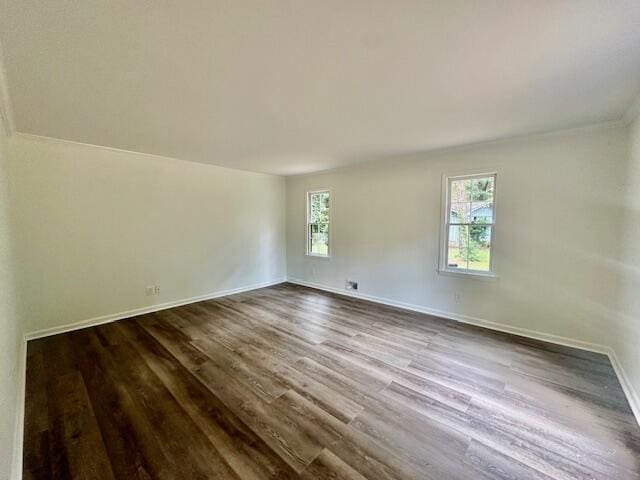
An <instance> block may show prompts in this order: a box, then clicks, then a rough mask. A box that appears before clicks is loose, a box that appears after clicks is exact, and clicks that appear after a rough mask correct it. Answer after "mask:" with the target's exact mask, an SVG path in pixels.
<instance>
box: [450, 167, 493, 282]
mask: <svg viewBox="0 0 640 480" xmlns="http://www.w3.org/2000/svg"><path fill="white" fill-rule="evenodd" d="M498 176H499V172H498V171H497V170H483V171H478V172H473V173H469V172H468V173H457V174H445V175H443V176H442V202H441V204H442V207H441V220H440V254H439V260H438V273H440V274H444V275H452V276H460V277H466V278H477V279H488V280H491V279H496V278H498V274H497V272H496V266H495V251H496V250H495V238H496V219H497V214H496V212H497V204H498V200H497V199H498ZM487 177H493V216H492V220H491V223H490V224H480V225H487V226H490V227H491V236H490V239H489V242H490V245H491V246H490V254H489V270H488V271H486V270H474V269H469V268H453V267H449V266H448V261H447V260H448V258H447V257H448V246H449V230H450V229H449V226H450V225H451V222H450V211H451V195H450V192H451V184H452V182H454V181H456V180H473V179H475V178H487ZM454 225H455V224H454Z"/></svg>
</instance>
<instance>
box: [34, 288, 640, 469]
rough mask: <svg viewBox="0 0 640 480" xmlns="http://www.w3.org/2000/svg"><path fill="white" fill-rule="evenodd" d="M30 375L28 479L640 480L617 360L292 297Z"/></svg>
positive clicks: (185, 313) (275, 296) (236, 304)
mask: <svg viewBox="0 0 640 480" xmlns="http://www.w3.org/2000/svg"><path fill="white" fill-rule="evenodd" d="M27 362H28V364H27V392H26V418H25V449H24V478H26V479H41V478H82V479H209V478H211V479H256V480H258V479H266V478H271V479H289V478H302V479H354V480H355V479H357V480H362V479H375V480H378V479H428V480H457V479H474V480H475V479H478V480H489V479H509V480H526V479H535V480H551V479H554V480H569V479H607V480H614V479H620V480H624V479H638V480H640V428H639V427H638V425H637V423H636V422H635V419H634V418H633V415H632V413H631V410H630V408H629V405H628V403H627V401H626V399H625V396H624V394H623V392H622V389H621V387H620V384H619V383H618V380H617V378H616V376H615V373H614V371H613V369H612V367H611V365H610V363H609V361H608V359H607V358H606V357H605V356H603V355H598V354H593V353H588V352H584V351H580V350H575V349H571V348H567V347H562V346H557V345H551V344H546V343H543V342H538V341H533V340H529V339H525V338H521V337H516V336H512V335H507V334H502V333H497V332H492V331H489V330H485V329H481V328H476V327H472V326H468V325H463V324H459V323H456V322H453V321H449V320H443V319H439V318H435V317H431V316H428V315H422V314H417V313H412V312H407V311H403V310H399V309H395V308H390V307H385V306H381V305H377V304H372V303H368V302H364V301H359V300H355V299H351V298H347V297H342V296H338V295H333V294H328V293H324V292H320V291H317V290H313V289H308V288H305V287H300V286H295V285H291V284H281V285H278V286H275V287H270V288H265V289H261V290H255V291H252V292H249V293H244V294H239V295H233V296H229V297H225V298H220V299H217V300H211V301H206V302H200V303H196V304H191V305H186V306H183V307H178V308H172V309H170V310H164V311H161V312H157V313H152V314H148V315H142V316H139V317H135V318H131V319H128V320H121V321H118V322H115V323H111V324H107V325H102V326H98V327H93V328H87V329H83V330H78V331H75V332H71V333H67V334H62V335H57V336H53V337H48V338H44V339H41V340H37V341H32V342H29V344H28V361H27Z"/></svg>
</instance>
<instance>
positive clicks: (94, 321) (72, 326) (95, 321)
mask: <svg viewBox="0 0 640 480" xmlns="http://www.w3.org/2000/svg"><path fill="white" fill-rule="evenodd" d="M285 281H286V280H285V279H284V278H281V279H278V280H275V281H271V282H264V283H258V284H254V285H246V286H244V287H238V288H233V289H230V290H222V291H219V292H213V293H207V294H205V295H199V296H197V297H191V298H185V299H182V300H174V301H172V302H166V303H159V304H156V305H150V306H148V307H142V308H135V309H133V310H127V311H125V312H119V313H112V314H109V315H102V316H100V317H94V318H89V319H87V320H80V321H79V322H73V323H67V324H65V325H60V326H57V327H51V328H44V329H42V330H36V331H34V332H29V333H27V334H25V338H26V340H27V341H28V340H35V339H37V338H42V337H48V336H50V335H57V334H59V333H65V332H71V331H73V330H80V329H81V328H87V327H95V326H96V325H102V324H103V323H110V322H115V321H116V320H122V319H124V318H129V317H135V316H137V315H144V314H145V313H152V312H159V311H160V310H166V309H167V308H173V307H179V306H180V305H187V304H189V303H195V302H202V301H204V300H211V299H212V298H218V297H225V296H227V295H233V294H234V293H242V292H248V291H250V290H256V289H258V288H265V287H270V286H272V285H277V284H279V283H283V282H285Z"/></svg>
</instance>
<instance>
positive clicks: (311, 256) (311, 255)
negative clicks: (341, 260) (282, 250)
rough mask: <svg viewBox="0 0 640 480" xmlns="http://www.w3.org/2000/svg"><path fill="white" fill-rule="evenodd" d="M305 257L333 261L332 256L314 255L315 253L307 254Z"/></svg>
mask: <svg viewBox="0 0 640 480" xmlns="http://www.w3.org/2000/svg"><path fill="white" fill-rule="evenodd" d="M304 256H305V257H308V258H317V259H318V260H331V255H314V254H313V253H305V254H304Z"/></svg>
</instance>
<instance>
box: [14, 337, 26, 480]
mask: <svg viewBox="0 0 640 480" xmlns="http://www.w3.org/2000/svg"><path fill="white" fill-rule="evenodd" d="M19 355H20V358H19V359H18V392H17V397H18V398H17V399H16V418H15V425H14V428H13V455H12V457H11V474H10V475H11V476H10V478H12V479H13V480H20V479H21V478H22V449H23V439H24V438H23V437H24V401H25V390H26V389H25V387H26V381H27V340H26V339H25V338H23V339H22V342H21V344H20V352H19Z"/></svg>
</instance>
